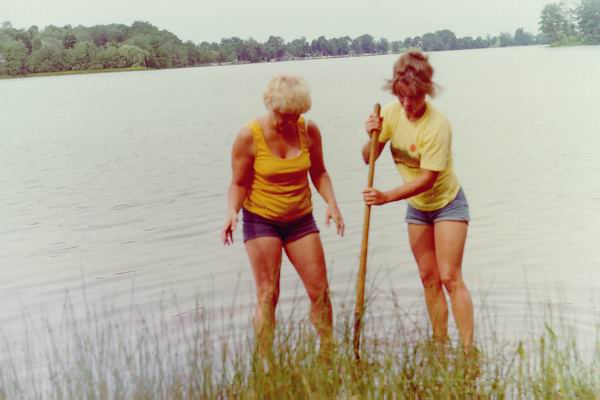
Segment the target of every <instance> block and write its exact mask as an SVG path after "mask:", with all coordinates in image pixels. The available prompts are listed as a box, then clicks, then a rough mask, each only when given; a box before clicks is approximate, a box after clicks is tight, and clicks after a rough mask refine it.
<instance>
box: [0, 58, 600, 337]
mask: <svg viewBox="0 0 600 400" xmlns="http://www.w3.org/2000/svg"><path fill="white" fill-rule="evenodd" d="M395 58H396V56H393V55H389V56H374V57H360V58H340V59H323V60H308V61H297V62H280V63H267V64H255V65H239V66H226V67H206V68H191V69H180V70H165V71H147V72H136V73H110V74H98V75H82V76H64V77H44V78H35V79H19V80H4V81H0V93H1V95H2V102H0V271H1V275H0V276H1V279H0V304H2V306H1V307H0V327H2V329H3V330H4V331H5V332H8V334H9V335H11V334H15V333H18V332H21V331H22V329H23V328H22V326H23V322H22V318H23V315H24V310H27V315H29V317H30V318H31V319H32V320H35V319H36V317H37V316H38V315H46V316H48V315H49V316H50V319H52V316H53V315H54V314H58V313H59V312H60V311H61V310H62V309H63V303H64V299H65V294H66V293H68V295H69V296H70V298H71V299H72V301H73V302H74V304H76V305H77V304H82V303H83V302H84V301H85V302H86V303H85V304H88V305H89V304H101V303H106V302H109V303H111V304H115V305H116V307H117V308H122V309H123V310H128V309H129V308H128V307H129V306H130V305H131V303H132V302H133V303H135V304H137V305H138V306H139V307H141V308H142V309H144V307H147V308H148V310H152V309H153V308H152V307H154V306H155V305H156V304H157V303H158V302H159V301H160V300H161V299H164V297H165V294H167V295H170V294H175V295H176V297H177V306H174V305H167V306H166V309H164V311H165V312H166V314H167V317H169V318H170V317H176V316H178V315H182V313H184V314H185V313H186V312H191V311H193V310H195V309H196V304H195V300H196V299H201V303H202V304H201V306H205V307H215V308H217V307H221V306H229V305H231V304H236V305H237V308H235V309H234V310H233V311H234V314H235V319H236V320H237V321H239V322H240V325H242V326H246V325H245V324H246V323H247V321H248V319H249V311H248V307H250V306H251V305H252V304H254V297H253V296H254V285H253V280H252V275H251V272H250V269H249V266H248V260H247V257H246V254H245V251H244V247H243V244H242V243H241V242H242V240H241V229H238V231H237V232H236V234H235V239H236V243H235V245H234V246H232V247H229V248H226V247H224V246H223V245H222V244H221V243H220V239H219V234H220V229H221V226H222V222H223V219H224V211H225V205H226V191H227V187H228V184H229V179H230V166H229V155H230V147H231V143H232V139H233V137H234V135H235V134H236V133H237V132H238V131H239V129H240V127H241V126H242V125H243V124H244V123H245V122H246V121H248V120H250V119H251V118H253V117H254V116H256V115H258V114H260V113H262V112H264V107H263V105H262V100H261V96H262V90H263V88H264V86H265V84H266V82H267V81H268V79H269V78H270V77H271V76H272V75H274V74H276V73H280V72H292V73H299V74H302V75H303V76H304V77H305V78H306V80H307V81H308V83H309V85H310V87H311V89H312V95H313V109H312V110H311V111H310V112H309V113H308V118H310V119H313V120H315V121H316V122H317V123H318V124H319V126H320V127H321V130H322V133H323V142H324V154H325V161H326V164H327V167H328V169H329V172H330V174H331V176H332V179H333V183H334V187H335V191H336V195H337V197H338V201H339V204H340V207H341V209H342V212H343V214H344V217H345V220H346V224H347V234H346V236H345V237H344V238H339V237H337V236H336V235H335V234H334V229H333V228H330V229H327V228H326V227H325V226H324V205H323V202H322V200H321V199H320V198H319V197H318V195H317V194H315V195H314V199H315V217H316V219H317V223H318V224H319V225H320V227H321V231H322V239H323V242H324V247H325V251H326V259H327V262H328V268H329V274H330V284H331V288H332V298H333V302H334V312H335V311H337V310H339V309H340V304H341V303H343V302H350V303H353V301H354V295H353V292H354V285H355V281H354V277H355V275H356V271H357V268H358V258H359V251H360V240H361V230H362V218H363V203H362V200H361V195H360V191H361V189H362V188H363V187H364V186H365V182H366V179H367V178H366V175H367V170H366V167H365V166H364V165H363V163H362V161H361V159H360V156H359V152H360V148H361V146H362V144H363V143H364V142H365V140H366V135H365V133H364V132H363V121H364V120H365V118H366V117H367V115H368V114H369V113H370V111H371V110H372V108H373V104H374V103H375V102H381V103H382V104H383V103H386V102H388V101H391V100H392V98H391V96H389V95H388V94H386V93H385V92H383V91H382V90H381V87H382V86H383V84H384V79H385V78H386V77H388V76H389V75H390V72H391V68H392V64H393V62H394V60H395ZM430 60H431V62H432V64H433V66H434V68H435V69H436V73H435V76H434V78H435V80H436V81H437V82H438V83H439V84H440V86H441V89H442V90H441V91H440V94H439V96H438V97H437V98H436V99H434V104H436V105H437V107H438V108H440V109H441V110H442V111H444V112H445V113H446V115H447V116H448V118H449V119H450V121H451V122H452V124H453V128H454V138H453V148H454V157H455V158H454V159H455V169H456V172H457V175H458V177H459V180H460V182H461V183H462V185H463V187H464V190H465V192H466V194H467V197H468V199H469V201H470V206H471V216H472V222H471V225H470V230H469V238H468V242H467V248H466V254H465V259H464V265H463V268H464V276H465V280H466V282H467V284H468V286H469V287H470V289H471V292H472V295H473V298H474V302H475V307H476V309H475V311H476V313H477V317H480V316H481V315H482V314H485V313H486V312H487V313H488V314H492V315H493V316H494V318H496V319H497V323H496V325H495V326H496V328H497V330H498V331H499V332H501V335H502V337H506V338H514V337H517V338H518V337H520V336H522V335H524V334H525V335H526V334H528V333H531V332H528V325H527V324H526V323H525V319H526V317H527V315H531V313H532V310H533V312H534V313H537V312H538V311H537V310H539V309H542V308H543V305H545V304H549V305H551V306H552V308H553V309H555V310H559V311H560V313H561V314H562V315H564V316H566V317H568V318H567V319H568V321H567V322H568V324H569V327H570V328H574V329H577V330H578V331H579V332H583V337H590V336H588V334H590V333H594V334H595V332H596V328H597V326H598V322H599V321H600V298H599V296H598V295H597V293H598V289H599V287H600V280H599V278H600V245H599V241H600V101H598V95H599V93H600V74H598V71H600V46H596V47H574V48H558V49H553V48H543V47H530V48H507V49H486V50H472V51H454V52H440V53H433V54H431V55H430ZM375 182H376V185H375V186H377V187H380V188H386V189H389V188H391V187H393V186H395V185H399V184H400V177H399V176H398V174H397V172H396V170H395V168H394V166H393V163H392V161H391V157H390V155H389V154H388V152H387V151H386V152H385V153H384V155H383V156H382V158H380V161H379V162H378V163H377V169H376V178H375ZM404 209H405V203H403V202H399V203H394V204H390V205H386V206H384V207H380V208H375V209H374V210H373V213H372V220H371V227H372V230H371V235H370V244H371V246H370V259H369V275H368V284H367V287H368V288H369V292H368V294H367V295H368V296H373V295H375V298H374V300H373V302H372V303H371V310H372V312H373V313H374V314H375V316H379V317H382V318H385V317H386V315H388V314H389V313H391V312H392V311H393V309H392V307H391V306H390V304H391V303H392V301H394V299H393V298H392V297H393V296H392V294H394V295H395V296H396V301H399V303H400V306H401V307H406V309H410V310H412V311H411V313H412V312H414V313H415V314H416V315H420V316H421V317H422V318H425V317H424V314H423V309H424V307H423V300H422V291H421V285H420V281H419V279H418V275H417V270H416V266H415V264H414V261H413V259H412V255H411V253H410V250H409V247H408V244H407V235H406V226H405V225H404V223H403V217H404ZM281 279H282V295H281V310H282V311H284V312H283V314H284V315H285V310H286V309H290V308H291V304H292V303H294V302H295V300H294V299H295V298H297V299H298V300H297V301H299V302H300V304H301V306H302V307H306V303H307V299H306V297H304V294H303V289H302V287H301V285H300V283H299V279H298V277H297V275H296V273H295V272H294V270H293V268H292V267H291V266H290V264H289V262H287V260H285V261H284V264H283V269H282V277H281ZM84 295H85V296H84ZM124 312H125V311H124ZM149 312H150V311H149ZM298 315H299V316H303V313H300V314H298ZM477 321H478V322H479V321H480V319H479V318H478V320H477ZM482 334H483V333H482ZM476 335H477V332H476ZM594 337H595V336H594Z"/></svg>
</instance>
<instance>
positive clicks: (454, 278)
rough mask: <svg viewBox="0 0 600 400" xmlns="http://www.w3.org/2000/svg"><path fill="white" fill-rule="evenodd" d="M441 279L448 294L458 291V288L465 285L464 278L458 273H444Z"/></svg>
mask: <svg viewBox="0 0 600 400" xmlns="http://www.w3.org/2000/svg"><path fill="white" fill-rule="evenodd" d="M441 281H442V285H444V288H445V289H446V291H447V292H448V294H452V293H454V292H456V290H457V289H460V288H462V287H464V286H465V284H464V282H463V280H462V278H461V277H460V276H459V275H456V274H444V275H442V277H441Z"/></svg>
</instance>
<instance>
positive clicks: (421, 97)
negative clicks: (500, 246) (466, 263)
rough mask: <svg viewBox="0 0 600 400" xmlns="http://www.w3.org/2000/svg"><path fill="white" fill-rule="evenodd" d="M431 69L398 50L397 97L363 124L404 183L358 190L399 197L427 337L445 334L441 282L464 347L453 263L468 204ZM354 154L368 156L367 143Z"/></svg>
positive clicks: (467, 312) (377, 199) (465, 318)
mask: <svg viewBox="0 0 600 400" xmlns="http://www.w3.org/2000/svg"><path fill="white" fill-rule="evenodd" d="M432 76H433V68H432V67H431V65H430V64H429V61H428V59H427V56H426V55H425V54H423V53H421V52H418V51H410V52H407V53H405V54H403V55H401V56H400V58H399V59H398V60H397V61H396V63H395V64H394V70H393V77H392V79H391V80H389V81H388V82H387V85H386V89H387V90H389V91H390V92H391V93H392V94H393V95H394V96H396V98H397V100H396V101H393V102H391V103H389V104H387V105H386V106H385V107H384V108H383V109H382V113H381V117H379V116H377V115H375V114H372V115H371V116H370V117H369V119H368V120H367V122H366V123H365V128H366V131H367V133H369V134H370V133H371V132H373V131H377V132H380V133H381V134H380V136H379V141H378V143H377V147H376V152H375V154H376V157H379V155H380V154H381V151H382V150H383V148H384V147H385V144H386V143H387V142H388V141H389V142H390V150H391V153H392V157H393V159H394V162H395V164H396V167H397V169H398V171H399V173H400V175H401V176H402V178H403V181H404V184H403V185H401V186H398V187H396V188H393V189H391V190H388V191H380V190H378V189H375V188H367V189H365V190H364V191H363V196H364V200H365V202H366V204H368V205H381V204H385V203H390V202H393V201H398V200H406V201H407V212H406V223H407V224H408V237H409V242H410V246H411V249H412V253H413V255H414V258H415V260H416V262H417V265H418V268H419V275H420V278H421V281H422V283H423V287H424V290H425V302H426V304H427V311H428V314H429V319H430V321H431V325H432V328H433V338H434V340H436V341H438V342H445V341H446V340H447V336H448V333H447V332H448V304H447V302H446V296H445V293H444V289H445V291H446V293H447V294H448V297H449V298H450V302H451V306H452V313H453V315H454V319H455V322H456V325H457V328H458V332H459V336H460V341H461V343H462V345H463V347H464V349H465V351H467V352H468V351H470V349H471V348H472V346H473V303H472V300H471V295H470V294H469V290H468V289H467V287H466V285H465V282H464V281H463V278H462V272H461V264H462V258H463V252H464V248H465V241H466V238H467V228H468V223H469V205H468V203H467V199H466V197H465V194H464V193H463V190H462V188H461V186H460V184H459V182H458V180H457V178H456V176H455V174H454V170H453V168H452V128H451V126H450V123H449V122H448V120H447V119H446V117H445V116H444V115H443V114H442V113H441V112H440V111H438V110H437V109H436V108H435V107H433V106H432V105H431V104H430V102H429V101H428V100H427V96H430V97H433V96H434V95H435V84H434V83H433V81H432ZM362 155H363V159H364V161H365V162H366V163H368V162H369V142H367V144H365V146H364V147H363V150H362Z"/></svg>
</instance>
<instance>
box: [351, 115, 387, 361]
mask: <svg viewBox="0 0 600 400" xmlns="http://www.w3.org/2000/svg"><path fill="white" fill-rule="evenodd" d="M380 110H381V106H380V105H379V103H377V104H375V109H374V112H375V114H377V115H379V113H380ZM378 136H379V132H377V131H375V130H374V131H371V146H370V150H369V179H368V183H367V187H373V177H374V176H375V148H376V147H377V141H378ZM370 220H371V206H370V205H366V204H365V215H364V220H363V236H362V244H361V247H360V266H359V269H358V280H357V283H356V306H355V308H354V357H355V358H356V359H357V360H358V359H360V331H361V328H362V326H361V325H362V317H363V314H364V305H365V280H366V277H367V252H368V248H369V223H370Z"/></svg>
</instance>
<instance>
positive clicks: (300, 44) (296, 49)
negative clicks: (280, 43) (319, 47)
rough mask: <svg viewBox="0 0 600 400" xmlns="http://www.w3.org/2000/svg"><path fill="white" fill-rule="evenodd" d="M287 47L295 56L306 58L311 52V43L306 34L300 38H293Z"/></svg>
mask: <svg viewBox="0 0 600 400" xmlns="http://www.w3.org/2000/svg"><path fill="white" fill-rule="evenodd" d="M286 47H287V51H288V53H290V55H291V56H292V57H295V58H306V57H308V56H309V55H310V54H311V50H310V44H308V42H307V41H306V38H305V37H304V36H302V37H301V38H300V39H294V40H292V41H291V42H290V43H288V45H287V46H286Z"/></svg>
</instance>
